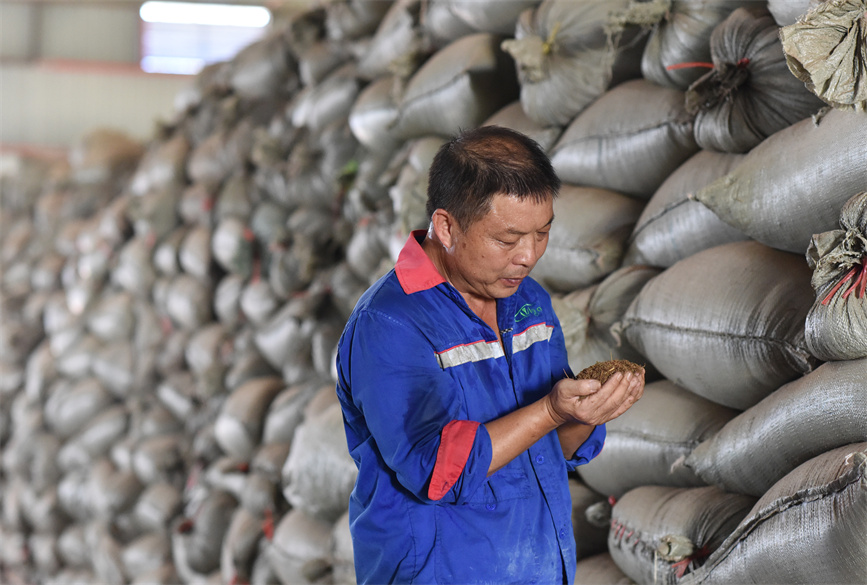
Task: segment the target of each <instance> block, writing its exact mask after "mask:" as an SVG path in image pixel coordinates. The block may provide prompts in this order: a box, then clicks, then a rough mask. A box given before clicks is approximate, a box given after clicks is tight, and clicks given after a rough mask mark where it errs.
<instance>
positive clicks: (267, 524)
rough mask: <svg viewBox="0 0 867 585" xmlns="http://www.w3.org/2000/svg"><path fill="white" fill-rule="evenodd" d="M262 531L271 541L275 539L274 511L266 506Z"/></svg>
mask: <svg viewBox="0 0 867 585" xmlns="http://www.w3.org/2000/svg"><path fill="white" fill-rule="evenodd" d="M262 532H263V533H264V534H265V538H267V539H268V540H269V541H271V540H274V512H272V511H271V508H265V519H264V520H263V521H262Z"/></svg>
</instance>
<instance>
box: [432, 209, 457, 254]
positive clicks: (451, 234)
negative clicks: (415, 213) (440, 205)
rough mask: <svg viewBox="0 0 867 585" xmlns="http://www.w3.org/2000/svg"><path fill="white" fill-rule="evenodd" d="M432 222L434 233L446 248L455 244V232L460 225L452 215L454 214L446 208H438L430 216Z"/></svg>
mask: <svg viewBox="0 0 867 585" xmlns="http://www.w3.org/2000/svg"><path fill="white" fill-rule="evenodd" d="M430 222H431V227H432V228H433V231H434V234H436V237H437V239H438V240H439V241H440V243H441V244H442V245H443V246H444V247H445V248H446V249H448V248H451V247H452V246H454V243H455V234H456V230H457V229H458V227H457V222H456V221H455V218H454V217H452V214H450V213H449V212H448V211H446V210H445V209H437V210H436V211H434V212H433V215H432V216H431V218H430Z"/></svg>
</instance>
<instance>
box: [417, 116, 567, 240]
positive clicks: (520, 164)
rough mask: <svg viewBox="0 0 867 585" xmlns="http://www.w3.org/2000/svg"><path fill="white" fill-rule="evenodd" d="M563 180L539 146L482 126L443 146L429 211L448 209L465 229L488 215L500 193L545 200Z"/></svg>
mask: <svg viewBox="0 0 867 585" xmlns="http://www.w3.org/2000/svg"><path fill="white" fill-rule="evenodd" d="M559 190H560V178H559V177H557V173H556V172H554V168H553V166H552V165H551V161H550V160H549V159H548V155H547V154H545V151H544V150H543V149H542V147H541V146H539V144H538V143H537V142H536V141H535V140H533V139H531V138H529V137H528V136H525V135H524V134H521V133H520V132H517V131H515V130H511V129H509V128H503V127H501V126H482V127H481V128H476V129H473V130H468V131H465V132H461V133H460V134H459V135H458V136H455V137H454V138H453V139H452V140H450V141H449V142H447V143H446V144H444V145H442V146H441V147H440V149H439V151H438V152H437V154H436V156H435V157H434V160H433V163H432V164H431V167H430V172H429V175H428V190H427V214H428V217H431V216H432V215H433V212H434V211H436V210H437V209H444V210H446V211H448V212H449V213H450V214H451V215H452V216H453V217H454V218H455V220H456V221H457V223H458V225H459V226H460V227H461V229H467V228H468V227H469V226H470V225H471V224H472V223H474V222H475V221H477V220H479V219H481V218H482V217H484V215H485V214H486V213H488V211H490V209H491V200H492V199H493V198H494V196H495V195H513V196H516V197H518V198H521V199H523V198H527V197H529V198H532V199H534V200H535V201H539V202H542V201H546V200H548V199H553V198H554V197H556V196H557V193H558V192H559Z"/></svg>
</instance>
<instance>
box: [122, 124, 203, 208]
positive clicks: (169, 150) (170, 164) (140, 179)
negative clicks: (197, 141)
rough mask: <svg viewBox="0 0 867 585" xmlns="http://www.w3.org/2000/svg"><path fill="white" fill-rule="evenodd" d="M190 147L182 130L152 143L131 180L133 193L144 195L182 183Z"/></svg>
mask: <svg viewBox="0 0 867 585" xmlns="http://www.w3.org/2000/svg"><path fill="white" fill-rule="evenodd" d="M190 148H191V145H190V143H189V141H188V140H187V138H186V137H185V136H184V134H183V133H182V132H177V133H175V134H174V135H173V136H170V137H168V138H166V139H165V140H161V141H160V140H157V141H154V142H153V143H151V144H150V145H149V146H148V148H147V151H146V152H145V153H144V155H143V156H142V158H141V160H140V161H139V165H138V167H137V168H136V171H135V174H134V175H133V176H132V179H131V180H130V184H129V187H130V190H131V191H132V193H133V194H135V195H139V196H142V195H145V194H146V193H148V192H150V191H153V190H157V189H160V188H165V187H168V186H169V185H172V184H182V183H183V181H184V175H185V169H186V162H187V155H188V154H189V152H190Z"/></svg>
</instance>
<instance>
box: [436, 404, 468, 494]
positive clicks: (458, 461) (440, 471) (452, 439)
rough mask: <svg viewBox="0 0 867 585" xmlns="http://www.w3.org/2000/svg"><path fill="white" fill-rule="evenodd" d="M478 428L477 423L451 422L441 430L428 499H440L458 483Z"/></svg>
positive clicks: (466, 421) (465, 421)
mask: <svg viewBox="0 0 867 585" xmlns="http://www.w3.org/2000/svg"><path fill="white" fill-rule="evenodd" d="M478 428H479V423H478V422H475V421H469V420H453V421H451V422H450V423H448V424H447V425H446V426H445V427H444V428H443V432H442V435H441V437H440V446H439V449H438V450H437V459H436V464H434V470H433V474H432V475H431V480H430V485H429V486H428V498H430V499H431V500H440V499H442V497H443V496H445V495H446V494H447V493H448V491H449V490H450V489H452V486H454V485H455V482H457V481H458V478H459V477H460V476H461V473H463V471H464V466H466V464H467V459H469V456H470V452H471V451H472V449H473V442H474V441H475V439H476V430H477V429H478Z"/></svg>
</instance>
